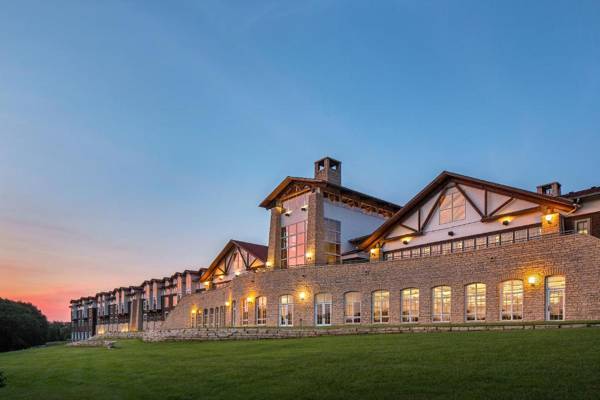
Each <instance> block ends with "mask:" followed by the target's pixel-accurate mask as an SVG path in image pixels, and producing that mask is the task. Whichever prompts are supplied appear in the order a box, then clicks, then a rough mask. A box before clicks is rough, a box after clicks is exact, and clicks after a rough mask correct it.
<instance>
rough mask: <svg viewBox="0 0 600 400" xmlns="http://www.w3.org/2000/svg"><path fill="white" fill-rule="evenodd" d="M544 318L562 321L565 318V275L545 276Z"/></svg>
mask: <svg viewBox="0 0 600 400" xmlns="http://www.w3.org/2000/svg"><path fill="white" fill-rule="evenodd" d="M546 310H547V312H546V319H547V320H550V321H562V320H564V319H565V277H564V276H549V277H547V278H546Z"/></svg>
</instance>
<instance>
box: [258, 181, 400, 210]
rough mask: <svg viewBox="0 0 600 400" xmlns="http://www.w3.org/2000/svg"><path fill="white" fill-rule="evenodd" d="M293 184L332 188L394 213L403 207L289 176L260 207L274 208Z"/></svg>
mask: <svg viewBox="0 0 600 400" xmlns="http://www.w3.org/2000/svg"><path fill="white" fill-rule="evenodd" d="M292 183H305V184H307V185H310V186H313V187H323V188H330V189H333V190H335V191H339V192H340V193H343V194H347V195H350V196H355V197H358V198H360V199H361V200H363V201H369V202H372V203H375V204H377V205H378V206H379V207H382V208H385V209H387V210H389V211H392V212H396V211H398V210H399V209H400V208H401V206H399V205H397V204H394V203H391V202H389V201H385V200H381V199H378V198H377V197H373V196H370V195H368V194H364V193H361V192H358V191H356V190H353V189H350V188H347V187H345V186H340V185H336V184H334V183H331V182H327V181H325V180H323V179H315V178H300V177H295V176H288V177H286V178H285V179H284V180H283V181H281V183H280V184H279V185H277V187H276V188H275V189H274V190H273V191H272V192H271V193H270V194H269V195H268V196H267V197H266V198H265V199H264V200H263V201H262V202H261V203H260V204H259V207H263V208H266V209H270V208H273V206H274V201H275V200H276V199H277V198H278V197H279V196H280V195H281V194H282V193H283V191H284V190H285V189H286V188H287V187H288V186H289V185H290V184H292Z"/></svg>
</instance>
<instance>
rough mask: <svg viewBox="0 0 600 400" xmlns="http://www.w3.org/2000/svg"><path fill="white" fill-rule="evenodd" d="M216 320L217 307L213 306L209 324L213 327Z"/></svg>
mask: <svg viewBox="0 0 600 400" xmlns="http://www.w3.org/2000/svg"><path fill="white" fill-rule="evenodd" d="M214 322H215V309H214V308H211V309H210V311H209V314H208V326H209V327H211V328H212V327H213V326H214Z"/></svg>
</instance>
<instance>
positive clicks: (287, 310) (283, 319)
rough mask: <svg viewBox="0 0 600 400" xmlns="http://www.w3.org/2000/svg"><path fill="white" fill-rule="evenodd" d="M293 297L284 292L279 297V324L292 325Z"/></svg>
mask: <svg viewBox="0 0 600 400" xmlns="http://www.w3.org/2000/svg"><path fill="white" fill-rule="evenodd" d="M293 321H294V297H293V296H291V295H289V294H284V295H283V296H281V297H279V326H293V325H294V322H293Z"/></svg>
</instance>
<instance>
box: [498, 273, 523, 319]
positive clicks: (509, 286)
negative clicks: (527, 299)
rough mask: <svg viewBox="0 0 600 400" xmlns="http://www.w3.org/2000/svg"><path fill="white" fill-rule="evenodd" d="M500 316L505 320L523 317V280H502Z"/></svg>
mask: <svg viewBox="0 0 600 400" xmlns="http://www.w3.org/2000/svg"><path fill="white" fill-rule="evenodd" d="M500 295H501V296H500V297H501V308H500V318H501V319H502V320H505V321H513V320H521V319H523V281H520V280H512V281H506V282H502V286H501V293H500Z"/></svg>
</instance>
